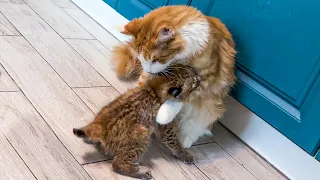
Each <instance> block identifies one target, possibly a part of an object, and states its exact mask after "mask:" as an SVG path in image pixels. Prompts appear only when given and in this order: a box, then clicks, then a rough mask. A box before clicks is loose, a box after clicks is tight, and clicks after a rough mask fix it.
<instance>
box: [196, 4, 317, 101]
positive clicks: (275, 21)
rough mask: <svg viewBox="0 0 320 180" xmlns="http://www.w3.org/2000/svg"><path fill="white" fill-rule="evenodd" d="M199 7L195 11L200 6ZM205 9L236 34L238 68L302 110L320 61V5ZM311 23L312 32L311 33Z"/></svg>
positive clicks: (248, 5)
mask: <svg viewBox="0 0 320 180" xmlns="http://www.w3.org/2000/svg"><path fill="white" fill-rule="evenodd" d="M196 2H197V1H193V2H192V4H191V5H196V6H197V4H195V3H196ZM198 3H199V2H198ZM210 3H211V6H210ZM207 4H209V6H206V7H211V9H209V10H208V9H206V10H205V11H206V13H207V14H208V15H213V16H217V17H219V18H221V19H222V20H223V21H224V22H225V23H226V24H227V25H228V27H229V29H230V30H231V31H233V32H232V34H233V35H234V37H235V40H236V42H237V45H238V49H237V50H238V53H239V58H238V59H237V61H238V64H239V65H241V66H242V67H245V69H244V70H245V71H247V72H248V73H250V74H251V76H254V78H256V79H258V80H259V81H263V82H262V83H264V84H265V85H267V86H270V88H271V89H272V90H273V91H275V92H276V93H278V94H279V95H280V96H282V98H285V99H286V100H287V101H289V102H290V103H292V104H293V105H295V106H300V105H301V102H302V100H303V99H304V98H305V95H306V93H307V91H308V90H309V88H310V84H307V82H308V80H310V79H312V78H313V80H314V78H315V76H314V71H313V70H314V67H315V65H316V63H317V62H318V61H319V57H320V48H319V47H320V36H319V35H317V34H319V33H318V32H320V24H319V23H312V22H317V21H318V19H319V17H320V11H318V7H319V6H320V2H319V1H314V0H308V1H290V0H285V1H269V0H258V1H255V0H246V1H235V0H216V1H213V0H211V1H208V2H207ZM202 6H203V5H202ZM302 7H303V8H302ZM230 12H232V13H230ZM310 23H312V28H307V27H310V25H311V24H310ZM244 44H245V45H244ZM270 71H271V72H272V73H270Z"/></svg>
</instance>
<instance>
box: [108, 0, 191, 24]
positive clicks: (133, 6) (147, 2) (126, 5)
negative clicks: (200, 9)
mask: <svg viewBox="0 0 320 180" xmlns="http://www.w3.org/2000/svg"><path fill="white" fill-rule="evenodd" d="M104 1H105V2H106V3H107V4H109V5H110V6H111V7H113V8H114V9H115V10H116V11H118V12H119V13H120V14H122V15H123V16H124V17H126V18H127V19H129V20H132V19H133V18H135V17H141V16H143V15H144V14H146V13H148V12H149V11H151V10H152V9H155V8H157V7H160V6H166V5H174V4H180V5H188V3H190V2H189V1H191V0H104Z"/></svg>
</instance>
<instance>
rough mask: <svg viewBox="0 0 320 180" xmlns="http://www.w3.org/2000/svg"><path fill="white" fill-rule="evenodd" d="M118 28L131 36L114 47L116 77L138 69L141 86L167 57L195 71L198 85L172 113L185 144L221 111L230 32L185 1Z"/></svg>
mask: <svg viewBox="0 0 320 180" xmlns="http://www.w3.org/2000/svg"><path fill="white" fill-rule="evenodd" d="M123 33H125V34H129V35H131V36H133V37H134V38H133V40H132V41H131V42H128V43H125V44H123V45H120V46H118V47H117V48H116V49H115V51H114V58H113V59H114V60H115V63H116V67H117V73H118V75H119V76H127V75H128V74H130V72H133V71H136V70H137V69H139V68H143V72H142V74H141V76H140V80H139V84H140V85H141V84H143V81H144V80H146V79H147V78H148V73H157V72H159V71H165V69H166V68H167V67H168V65H170V64H171V63H173V62H175V63H181V64H187V65H190V66H192V67H194V68H195V69H196V70H197V72H198V74H199V75H200V76H201V78H202V83H201V86H200V89H198V90H197V91H194V92H193V93H191V95H190V96H189V98H188V100H187V103H185V105H184V106H183V108H182V111H181V112H180V113H179V115H178V116H177V118H176V119H177V120H178V121H179V122H180V123H179V124H180V127H179V139H180V141H181V143H182V145H183V146H184V147H186V148H188V147H190V146H191V145H192V143H193V142H195V141H196V140H197V139H198V138H199V136H201V135H203V134H204V133H205V132H208V129H210V127H211V125H212V124H213V123H214V122H215V121H217V120H218V119H219V118H221V117H222V116H223V113H224V112H225V109H226V108H225V98H226V96H227V94H228V92H229V90H230V88H231V87H232V86H233V85H234V83H235V80H236V77H235V75H234V64H235V60H234V57H235V54H236V51H235V49H234V46H235V44H234V42H233V39H232V36H231V34H230V33H229V31H228V29H227V28H226V27H225V25H224V24H223V23H222V22H221V21H220V20H219V19H217V18H213V17H209V16H205V15H203V14H202V13H201V12H200V11H198V10H197V9H195V8H192V7H188V6H167V7H160V8H158V9H156V10H154V11H151V12H150V13H149V14H147V15H145V16H144V17H142V18H139V19H134V20H133V21H131V22H129V23H128V24H127V25H125V27H124V30H123ZM125 52H126V53H125ZM127 52H130V53H131V54H129V55H128V53H127ZM118 57H123V58H118ZM166 105H167V104H166V103H165V104H164V105H162V106H166ZM167 109H168V108H167Z"/></svg>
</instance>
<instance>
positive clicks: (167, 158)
mask: <svg viewBox="0 0 320 180" xmlns="http://www.w3.org/2000/svg"><path fill="white" fill-rule="evenodd" d="M142 164H143V165H144V166H146V167H148V168H150V170H151V174H152V177H153V178H154V179H155V180H164V179H175V180H186V179H188V180H208V179H209V178H207V177H206V176H205V175H204V174H203V173H202V172H201V171H200V170H199V169H198V168H197V167H196V166H195V165H186V164H184V163H182V162H181V161H179V160H177V159H176V158H174V157H173V156H171V155H170V153H169V152H168V151H167V150H166V149H164V148H163V147H162V146H159V145H157V144H155V143H153V144H152V145H151V147H150V149H149V150H148V152H147V154H146V155H145V157H144V161H143V163H142ZM84 168H85V169H86V170H87V172H88V173H89V174H90V175H91V176H92V177H93V178H94V179H95V180H103V179H108V180H109V179H110V180H133V178H129V177H125V176H122V175H119V174H116V173H114V172H113V171H112V165H111V161H106V162H98V163H93V164H86V165H84Z"/></svg>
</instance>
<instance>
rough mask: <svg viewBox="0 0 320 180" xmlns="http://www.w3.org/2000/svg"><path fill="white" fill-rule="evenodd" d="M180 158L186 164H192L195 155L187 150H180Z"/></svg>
mask: <svg viewBox="0 0 320 180" xmlns="http://www.w3.org/2000/svg"><path fill="white" fill-rule="evenodd" d="M178 158H179V159H180V160H181V161H182V162H183V163H185V164H192V163H193V162H194V160H193V156H192V155H191V154H190V153H188V152H187V151H182V152H180V154H179V155H178Z"/></svg>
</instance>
